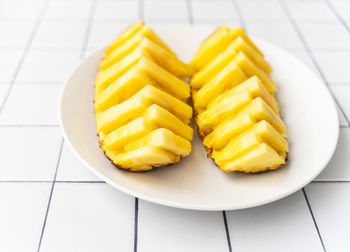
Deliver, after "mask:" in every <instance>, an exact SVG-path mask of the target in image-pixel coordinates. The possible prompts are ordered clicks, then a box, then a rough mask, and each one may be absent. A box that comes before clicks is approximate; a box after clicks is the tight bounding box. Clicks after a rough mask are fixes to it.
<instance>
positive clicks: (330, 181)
mask: <svg viewBox="0 0 350 252" xmlns="http://www.w3.org/2000/svg"><path fill="white" fill-rule="evenodd" d="M311 183H350V180H314V181H311Z"/></svg>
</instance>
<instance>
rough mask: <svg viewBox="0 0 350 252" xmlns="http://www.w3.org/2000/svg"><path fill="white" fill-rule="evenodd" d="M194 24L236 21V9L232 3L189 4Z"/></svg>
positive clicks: (206, 2) (224, 1)
mask: <svg viewBox="0 0 350 252" xmlns="http://www.w3.org/2000/svg"><path fill="white" fill-rule="evenodd" d="M190 4H191V7H192V13H193V19H194V22H195V23H200V22H203V21H206V22H208V21H227V20H236V19H238V16H237V12H236V9H235V7H234V5H233V2H232V1H228V0H223V1H212V0H209V1H202V0H194V1H191V2H190Z"/></svg>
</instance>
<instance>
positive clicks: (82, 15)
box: [44, 0, 92, 20]
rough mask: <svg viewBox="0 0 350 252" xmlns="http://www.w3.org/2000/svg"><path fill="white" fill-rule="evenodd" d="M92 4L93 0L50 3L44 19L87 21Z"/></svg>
mask: <svg viewBox="0 0 350 252" xmlns="http://www.w3.org/2000/svg"><path fill="white" fill-rule="evenodd" d="M91 4H92V1H91V0H84V1H50V2H49V5H48V7H47V10H46V12H45V16H44V19H61V20H64V19H87V18H88V16H89V12H90V9H91Z"/></svg>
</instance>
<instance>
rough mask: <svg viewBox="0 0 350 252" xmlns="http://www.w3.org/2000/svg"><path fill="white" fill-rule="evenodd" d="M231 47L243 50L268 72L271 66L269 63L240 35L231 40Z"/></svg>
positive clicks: (270, 70)
mask: <svg viewBox="0 0 350 252" xmlns="http://www.w3.org/2000/svg"><path fill="white" fill-rule="evenodd" d="M232 47H233V48H234V50H235V51H236V52H237V53H238V52H243V53H244V54H245V55H247V56H248V57H249V58H250V59H251V60H252V61H253V62H254V63H255V64H256V65H257V66H258V67H260V68H261V69H262V70H264V72H265V73H267V74H270V73H271V72H272V68H271V66H270V64H269V63H268V62H267V61H266V60H265V59H264V57H263V56H262V55H261V54H259V53H257V52H256V50H254V49H253V48H252V47H251V46H250V45H249V44H248V43H247V42H246V41H245V40H244V39H243V38H242V37H241V36H239V37H237V38H236V39H235V40H234V41H233V42H232Z"/></svg>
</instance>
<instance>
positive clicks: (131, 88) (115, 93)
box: [95, 66, 155, 112]
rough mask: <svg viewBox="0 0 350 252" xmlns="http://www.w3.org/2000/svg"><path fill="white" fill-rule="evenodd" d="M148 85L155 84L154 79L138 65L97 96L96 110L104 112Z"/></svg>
mask: <svg viewBox="0 0 350 252" xmlns="http://www.w3.org/2000/svg"><path fill="white" fill-rule="evenodd" d="M146 85H155V84H154V83H153V81H152V80H151V79H150V78H149V77H148V76H147V75H146V74H145V73H144V72H143V71H141V70H139V69H138V68H137V67H136V66H134V67H133V68H131V69H130V70H129V71H128V72H127V73H125V74H124V75H123V76H121V77H120V78H119V79H117V80H116V81H115V82H113V83H112V84H111V85H109V86H108V87H107V88H106V89H105V90H103V91H102V92H100V93H97V94H96V96H95V110H96V111H98V112H102V111H104V110H106V109H108V108H110V107H112V106H114V105H117V104H119V103H121V102H123V101H125V100H127V99H129V98H130V97H131V96H133V95H134V94H135V93H137V92H138V91H139V90H140V89H142V88H143V87H144V86H146Z"/></svg>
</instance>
